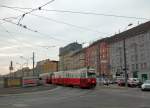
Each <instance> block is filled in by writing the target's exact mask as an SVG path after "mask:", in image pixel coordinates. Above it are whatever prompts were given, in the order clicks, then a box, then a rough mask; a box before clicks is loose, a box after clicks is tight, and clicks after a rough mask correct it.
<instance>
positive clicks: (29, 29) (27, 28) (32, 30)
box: [0, 19, 66, 42]
mask: <svg viewBox="0 0 150 108" xmlns="http://www.w3.org/2000/svg"><path fill="white" fill-rule="evenodd" d="M0 20H2V21H5V22H8V23H10V24H13V25H16V26H19V27H21V28H24V29H26V30H28V31H31V32H34V33H37V34H39V35H43V36H48V37H50V39H53V40H56V41H61V42H64V41H66V40H61V39H58V38H54V37H52V36H50V35H48V34H44V33H41V32H39V31H37V30H34V29H31V28H29V27H27V26H26V25H23V24H19V25H18V24H17V23H15V22H12V21H8V20H6V19H0Z"/></svg>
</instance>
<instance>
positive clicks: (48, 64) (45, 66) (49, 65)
mask: <svg viewBox="0 0 150 108" xmlns="http://www.w3.org/2000/svg"><path fill="white" fill-rule="evenodd" d="M56 71H58V61H55V60H50V59H46V60H42V61H39V62H37V65H36V68H35V72H36V73H37V74H41V73H47V72H56Z"/></svg>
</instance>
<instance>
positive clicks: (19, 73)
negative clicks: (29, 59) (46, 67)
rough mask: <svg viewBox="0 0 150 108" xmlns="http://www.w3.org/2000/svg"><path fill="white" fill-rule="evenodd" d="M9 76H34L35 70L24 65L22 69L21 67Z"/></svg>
mask: <svg viewBox="0 0 150 108" xmlns="http://www.w3.org/2000/svg"><path fill="white" fill-rule="evenodd" d="M6 76H7V77H28V76H33V70H32V69H30V68H29V67H23V68H22V69H19V70H17V71H15V72H11V73H9V74H8V75H6Z"/></svg>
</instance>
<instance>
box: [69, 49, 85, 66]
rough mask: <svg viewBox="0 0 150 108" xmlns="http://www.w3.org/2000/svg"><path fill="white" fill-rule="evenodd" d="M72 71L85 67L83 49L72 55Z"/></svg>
mask: <svg viewBox="0 0 150 108" xmlns="http://www.w3.org/2000/svg"><path fill="white" fill-rule="evenodd" d="M71 57H72V69H80V68H83V67H85V66H86V64H85V48H83V49H81V50H79V51H75V52H74V53H73V54H72V55H71Z"/></svg>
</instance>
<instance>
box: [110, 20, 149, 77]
mask: <svg viewBox="0 0 150 108" xmlns="http://www.w3.org/2000/svg"><path fill="white" fill-rule="evenodd" d="M124 41H125V48H126V52H125V54H126V61H127V74H128V77H138V78H140V79H141V80H146V79H150V22H146V23H144V24H141V25H139V26H137V27H134V28H132V29H129V30H127V31H124V32H122V33H120V34H117V35H115V36H113V37H111V39H110V66H111V72H112V74H113V77H114V78H115V77H116V76H124V71H123V69H124V68H125V67H124Z"/></svg>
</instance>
